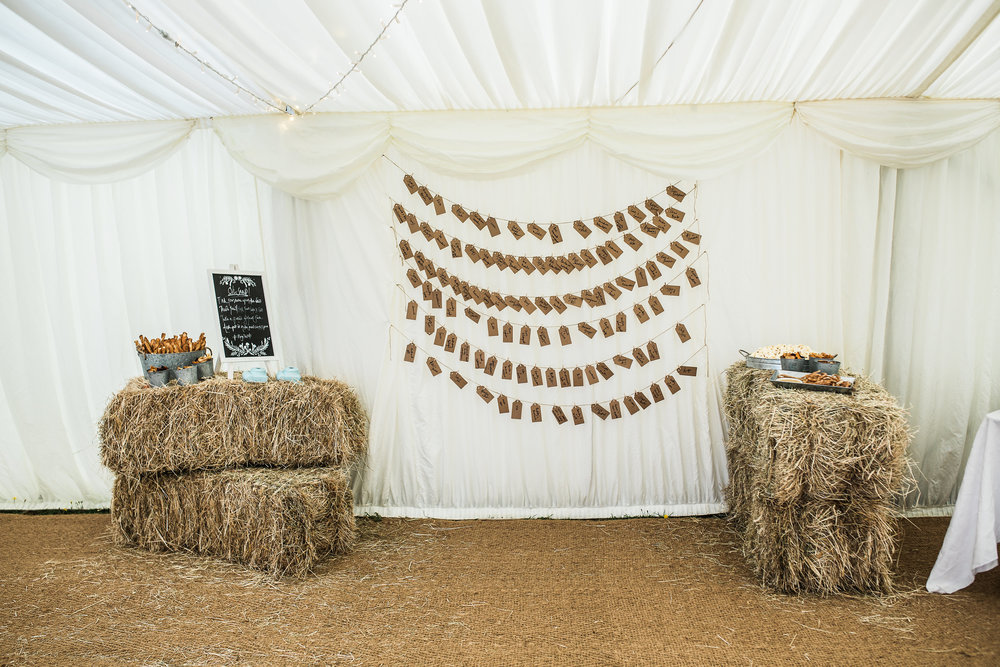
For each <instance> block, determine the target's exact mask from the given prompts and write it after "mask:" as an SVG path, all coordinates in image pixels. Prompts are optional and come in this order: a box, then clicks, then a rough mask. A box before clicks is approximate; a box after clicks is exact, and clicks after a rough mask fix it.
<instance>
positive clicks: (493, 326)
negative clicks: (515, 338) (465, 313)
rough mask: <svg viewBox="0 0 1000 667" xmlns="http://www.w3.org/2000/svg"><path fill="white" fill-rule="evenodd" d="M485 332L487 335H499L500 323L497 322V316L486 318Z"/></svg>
mask: <svg viewBox="0 0 1000 667" xmlns="http://www.w3.org/2000/svg"><path fill="white" fill-rule="evenodd" d="M486 333H487V335H489V336H499V335H500V325H499V324H497V318H495V317H491V318H490V319H488V320H486Z"/></svg>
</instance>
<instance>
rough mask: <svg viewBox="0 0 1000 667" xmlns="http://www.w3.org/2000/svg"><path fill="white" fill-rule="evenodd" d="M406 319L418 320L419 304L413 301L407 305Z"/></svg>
mask: <svg viewBox="0 0 1000 667" xmlns="http://www.w3.org/2000/svg"><path fill="white" fill-rule="evenodd" d="M406 319H408V320H415V319H417V302H416V301H411V302H409V303H408V304H406Z"/></svg>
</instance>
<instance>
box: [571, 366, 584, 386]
mask: <svg viewBox="0 0 1000 667" xmlns="http://www.w3.org/2000/svg"><path fill="white" fill-rule="evenodd" d="M573 386H574V387H582V386H583V369H582V368H574V369H573Z"/></svg>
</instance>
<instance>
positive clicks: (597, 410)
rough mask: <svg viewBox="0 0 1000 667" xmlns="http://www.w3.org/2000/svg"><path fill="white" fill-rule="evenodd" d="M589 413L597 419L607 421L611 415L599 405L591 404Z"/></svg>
mask: <svg viewBox="0 0 1000 667" xmlns="http://www.w3.org/2000/svg"><path fill="white" fill-rule="evenodd" d="M590 411H591V412H593V413H594V414H595V415H597V416H598V417H600V418H601V419H607V418H608V415H609V414H611V413H610V412H608V411H607V410H605V409H604V406H603V405H601V404H600V403H591V404H590Z"/></svg>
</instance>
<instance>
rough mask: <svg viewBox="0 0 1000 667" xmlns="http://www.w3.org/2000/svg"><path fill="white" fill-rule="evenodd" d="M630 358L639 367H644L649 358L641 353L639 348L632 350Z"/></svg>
mask: <svg viewBox="0 0 1000 667" xmlns="http://www.w3.org/2000/svg"><path fill="white" fill-rule="evenodd" d="M632 357H633V358H634V359H635V361H636V363H637V364H639V365H640V366H645V365H646V364H648V363H649V357H647V356H646V353H645V352H643V351H642V348H641V347H636V348H633V350H632Z"/></svg>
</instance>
